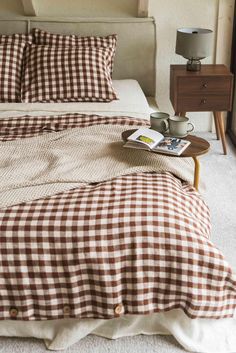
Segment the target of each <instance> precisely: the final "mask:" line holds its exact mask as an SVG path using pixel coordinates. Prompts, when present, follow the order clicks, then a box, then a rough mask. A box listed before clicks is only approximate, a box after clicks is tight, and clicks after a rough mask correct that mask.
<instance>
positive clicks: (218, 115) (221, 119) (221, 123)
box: [215, 112, 227, 154]
mask: <svg viewBox="0 0 236 353" xmlns="http://www.w3.org/2000/svg"><path fill="white" fill-rule="evenodd" d="M215 114H216V119H217V121H218V125H219V133H220V139H221V142H222V147H223V151H224V154H227V147H226V139H225V127H224V116H223V113H222V112H215Z"/></svg>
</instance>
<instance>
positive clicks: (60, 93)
mask: <svg viewBox="0 0 236 353" xmlns="http://www.w3.org/2000/svg"><path fill="white" fill-rule="evenodd" d="M107 50H108V49H106V48H88V47H86V48H85V47H84V48H77V47H56V46H48V45H28V46H27V47H26V51H25V67H24V71H23V77H22V83H21V101H22V102H26V103H28V102H31V103H34V102H110V101H112V100H114V99H117V97H116V94H115V91H114V89H113V87H112V80H111V76H110V73H109V69H108V67H107V62H106V52H107Z"/></svg>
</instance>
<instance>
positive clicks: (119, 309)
mask: <svg viewBox="0 0 236 353" xmlns="http://www.w3.org/2000/svg"><path fill="white" fill-rule="evenodd" d="M114 311H115V314H116V315H120V314H121V313H122V312H123V305H122V304H118V305H116V306H115V309H114Z"/></svg>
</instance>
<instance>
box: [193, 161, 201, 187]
mask: <svg viewBox="0 0 236 353" xmlns="http://www.w3.org/2000/svg"><path fill="white" fill-rule="evenodd" d="M193 160H194V165H195V169H194V183H193V186H194V187H195V189H196V190H197V191H198V186H199V179H200V162H199V160H198V159H197V157H193Z"/></svg>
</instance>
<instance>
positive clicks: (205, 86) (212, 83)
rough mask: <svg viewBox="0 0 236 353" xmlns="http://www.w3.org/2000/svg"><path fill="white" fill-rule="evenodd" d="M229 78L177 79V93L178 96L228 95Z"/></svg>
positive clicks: (229, 88)
mask: <svg viewBox="0 0 236 353" xmlns="http://www.w3.org/2000/svg"><path fill="white" fill-rule="evenodd" d="M231 81H232V79H231V77H224V76H223V77H219V76H218V77H210V76H208V77H207V76H206V77H179V78H178V92H179V95H180V96H184V95H190V94H196V93H198V94H199V93H203V94H225V95H226V94H229V92H230V90H231Z"/></svg>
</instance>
